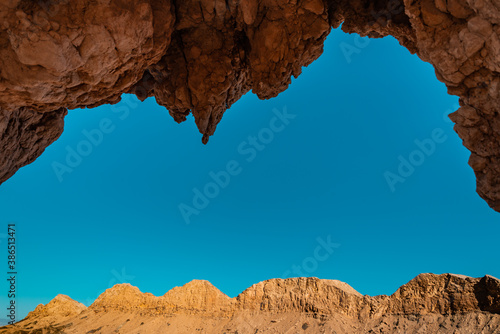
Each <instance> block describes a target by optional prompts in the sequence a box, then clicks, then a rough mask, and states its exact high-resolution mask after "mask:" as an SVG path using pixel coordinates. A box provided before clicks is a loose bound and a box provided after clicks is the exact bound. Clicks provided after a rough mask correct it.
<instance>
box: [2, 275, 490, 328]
mask: <svg viewBox="0 0 500 334" xmlns="http://www.w3.org/2000/svg"><path fill="white" fill-rule="evenodd" d="M498 328H500V281H499V280H498V279H496V278H494V277H491V276H485V277H483V278H472V277H467V276H462V275H452V274H443V275H434V274H422V275H419V276H417V277H416V278H415V279H413V280H411V281H410V282H408V283H407V284H405V285H403V286H402V287H401V288H399V289H398V290H397V291H396V292H395V293H394V294H393V295H391V296H376V297H370V296H362V295H361V294H360V293H358V292H357V291H355V290H354V289H353V288H352V287H350V286H349V285H347V284H345V283H343V282H340V281H335V280H320V279H318V278H289V279H285V280H283V279H272V280H268V281H264V282H260V283H258V284H255V285H253V286H251V287H250V288H248V289H246V290H245V291H243V292H242V293H241V294H240V295H239V296H238V297H236V298H229V297H228V296H226V295H224V294H223V293H222V292H220V291H219V290H218V289H217V288H215V287H214V286H213V285H211V284H210V283H209V282H207V281H192V282H190V283H188V284H186V285H184V286H182V287H176V288H174V289H172V290H170V291H168V292H167V293H166V294H165V295H164V296H162V297H155V296H153V295H151V294H149V293H141V292H140V291H139V289H137V288H135V287H132V286H131V285H129V284H119V285H116V286H114V287H113V288H111V289H108V290H106V291H105V292H104V293H103V294H102V295H101V296H99V298H98V299H97V300H96V301H95V302H94V303H93V304H92V305H91V306H90V307H89V308H88V309H87V308H85V306H83V305H81V304H79V303H77V302H75V301H73V300H71V299H70V298H69V297H66V296H58V297H56V298H55V299H54V300H52V301H51V302H50V303H48V304H47V305H45V306H43V305H39V306H38V307H37V308H36V309H35V311H33V312H31V313H30V314H29V315H28V316H27V317H26V319H24V320H22V321H21V322H19V323H17V324H15V325H13V326H6V327H3V328H1V329H0V331H1V332H2V333H20V332H23V333H26V332H28V333H42V332H43V333H45V332H49V333H52V332H64V333H96V332H99V333H116V332H123V333H137V332H144V333H163V332H172V333H186V334H187V333H195V332H203V333H221V332H226V333H235V332H238V333H256V332H259V333H287V332H290V333H295V332H300V333H311V334H312V333H333V332H336V333H374V332H375V333H381V332H383V333H402V332H405V333H419V332H426V333H437V332H439V333H444V334H446V333H479V332H480V333H497V332H498ZM25 331H26V332H25Z"/></svg>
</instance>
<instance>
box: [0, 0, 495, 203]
mask: <svg viewBox="0 0 500 334" xmlns="http://www.w3.org/2000/svg"><path fill="white" fill-rule="evenodd" d="M0 22H1V23H0V110H1V111H0V113H1V115H2V116H1V119H0V182H3V181H5V180H6V179H7V178H9V177H10V176H12V175H13V174H14V173H15V172H16V171H17V170H18V169H19V168H20V167H22V166H24V165H26V164H28V163H30V162H32V161H34V160H35V159H36V158H37V157H38V156H39V155H40V154H41V153H42V152H43V150H44V149H45V147H46V146H47V145H49V144H50V143H51V142H53V141H54V140H55V139H56V138H57V137H58V136H59V135H60V133H61V131H62V127H63V125H62V119H63V117H64V113H65V109H63V108H69V109H73V108H81V107H95V106H98V105H101V104H105V103H116V102H118V101H119V99H120V96H121V95H122V94H123V93H126V92H129V93H134V94H136V95H137V96H138V97H139V98H140V99H145V98H146V97H148V96H155V97H156V100H157V101H158V103H160V104H161V105H163V106H165V107H166V108H167V109H168V110H169V113H170V114H171V115H172V116H173V118H174V120H175V121H177V122H182V121H184V120H185V119H186V116H187V115H189V114H190V113H192V114H193V115H194V118H195V121H196V124H197V126H198V129H199V131H200V132H201V133H202V134H203V139H202V141H203V142H204V143H206V142H207V141H208V138H209V136H211V135H212V134H214V131H215V128H216V126H217V124H218V123H219V121H220V120H221V118H222V115H223V113H224V112H225V111H226V110H227V109H228V108H229V107H231V105H232V104H233V103H234V102H236V101H237V100H238V99H239V98H240V97H241V96H243V95H244V94H246V93H247V92H249V91H250V90H251V91H252V92H253V93H255V94H257V95H258V97H259V98H261V99H268V98H271V97H274V96H276V95H278V94H279V93H280V92H282V91H284V90H285V89H286V88H287V87H288V85H289V84H290V82H291V77H292V76H295V77H297V76H298V75H300V73H301V69H302V67H303V66H307V65H309V64H310V63H311V62H312V61H314V60H315V59H316V58H318V57H319V56H320V55H321V53H322V48H323V42H324V40H325V38H326V36H327V34H328V33H329V31H330V28H331V27H334V28H337V27H338V26H339V25H340V24H341V23H342V29H343V30H344V31H346V32H349V33H353V32H354V33H359V34H361V35H362V36H370V37H374V38H378V37H384V36H388V35H392V36H394V37H395V38H397V39H398V40H399V42H400V43H401V44H402V45H403V46H405V47H406V48H408V50H410V52H412V53H417V54H418V56H419V57H420V58H421V59H422V60H424V61H427V62H430V63H431V64H432V65H433V66H434V67H435V71H436V76H437V78H438V79H439V80H441V81H443V82H444V83H445V84H446V85H447V86H448V91H449V92H450V93H451V94H455V95H458V96H460V98H461V99H460V103H461V108H460V109H459V110H457V111H456V112H455V113H454V114H453V115H452V119H453V120H454V121H456V122H457V125H456V127H455V129H456V131H457V133H458V134H459V135H460V136H461V137H462V139H463V140H464V145H465V146H466V147H467V148H468V149H469V150H471V152H472V154H471V159H473V161H471V163H470V165H471V166H473V168H475V173H476V177H477V192H478V193H479V194H480V195H481V196H482V197H483V198H484V199H485V200H486V201H487V202H488V204H489V205H490V206H491V207H492V208H494V209H495V210H497V211H500V153H499V152H500V140H499V135H500V118H499V117H500V116H499V105H500V38H499V36H500V6H499V5H498V1H497V0H448V1H443V0H416V1H415V0H402V1H398V0H383V1H371V0H355V1H349V0H328V1H326V0H302V1H267V0H265V1H264V0H259V1H257V0H242V1H205V0H203V1H199V0H185V1H180V0H169V1H152V0H132V1H118V0H109V1H90V0H74V1H68V0H62V1H35V2H30V1H21V0H9V1H3V2H2V3H1V4H0ZM471 110H474V115H471ZM37 114H40V115H45V114H48V115H49V116H40V115H37ZM21 123H22V124H21ZM14 124H18V125H16V126H14ZM35 128H36V129H37V130H36V131H32V130H33V129H35ZM30 137H32V138H30ZM478 157H481V158H478Z"/></svg>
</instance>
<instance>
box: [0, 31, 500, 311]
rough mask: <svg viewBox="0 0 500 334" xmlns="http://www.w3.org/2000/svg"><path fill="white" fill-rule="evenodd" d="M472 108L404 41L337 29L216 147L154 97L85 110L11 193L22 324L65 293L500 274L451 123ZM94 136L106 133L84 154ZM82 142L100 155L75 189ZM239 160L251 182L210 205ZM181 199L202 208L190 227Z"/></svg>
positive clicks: (228, 127) (240, 178)
mask: <svg viewBox="0 0 500 334" xmlns="http://www.w3.org/2000/svg"><path fill="white" fill-rule="evenodd" d="M343 50H344V51H343ZM346 50H350V51H354V52H353V53H352V54H350V55H349V56H348V57H346V54H345V51H346ZM457 105H458V99H457V98H456V97H453V96H449V95H447V93H446V87H445V86H444V84H442V83H440V82H438V81H437V79H436V78H435V75H434V70H433V68H432V66H431V65H429V64H426V63H423V62H421V61H420V60H419V59H418V57H417V56H415V55H410V54H409V53H408V51H407V50H406V49H404V48H403V47H401V46H399V44H398V43H397V41H395V40H394V39H393V38H385V39H381V40H366V39H359V37H357V36H356V35H346V34H344V33H342V32H341V31H338V30H337V31H333V32H332V33H331V34H330V36H329V37H328V40H327V42H326V45H325V52H324V54H323V56H322V57H321V58H320V59H319V60H317V61H316V62H315V63H313V64H312V65H310V66H309V67H308V68H305V69H304V71H303V74H302V75H301V76H300V77H299V78H298V79H296V80H294V81H293V83H292V85H291V86H290V88H289V89H288V90H287V91H286V92H284V93H282V94H281V95H279V96H278V97H277V98H274V99H271V100H267V101H260V100H258V99H257V98H256V96H254V95H253V94H247V95H246V96H244V97H243V98H242V99H241V100H240V101H238V102H237V103H236V104H235V105H234V106H233V107H232V108H231V110H229V111H228V112H227V113H226V114H225V116H224V118H223V120H222V122H221V123H220V125H219V127H218V129H217V131H216V133H215V135H214V136H213V137H212V138H211V139H210V141H209V143H208V145H206V146H204V145H202V144H201V135H200V134H199V133H198V130H197V129H196V127H195V125H194V120H193V119H192V117H189V119H188V121H187V122H185V123H183V124H180V125H178V124H176V123H175V122H174V121H173V120H172V119H171V118H170V116H169V115H168V112H167V111H166V110H165V109H164V108H163V107H159V106H158V105H156V103H155V101H154V99H148V100H147V101H145V102H143V103H140V102H138V101H137V100H136V99H135V98H133V97H131V96H126V97H125V98H124V101H122V102H121V103H120V104H118V105H115V106H102V107H99V108H96V109H91V110H74V111H71V112H70V113H69V115H68V116H67V118H66V128H65V132H64V134H63V135H62V136H61V138H60V139H59V140H58V141H57V142H56V143H55V144H53V145H51V146H50V147H49V148H48V149H47V150H46V152H45V153H44V154H43V155H42V156H41V157H40V158H39V159H38V160H37V161H36V162H34V163H33V164H31V165H30V166H27V167H24V168H22V169H21V170H20V171H19V172H18V173H17V174H16V175H15V176H14V177H12V178H11V179H10V180H8V181H7V182H5V183H4V184H3V185H2V186H1V187H0V203H2V210H1V221H2V224H4V226H6V224H7V223H8V222H15V223H16V224H17V231H18V232H17V238H18V263H19V264H18V272H19V275H18V291H19V294H18V298H17V303H18V307H19V312H20V313H19V316H20V317H23V316H25V315H26V314H27V312H28V311H30V310H32V309H33V308H34V307H35V306H36V305H37V304H39V303H47V302H48V301H50V299H52V298H53V297H54V296H55V295H57V294H58V293H63V294H67V295H69V296H71V297H72V298H74V299H76V300H78V301H81V302H84V303H85V304H87V305H88V304H89V303H90V302H91V301H92V300H93V299H95V298H96V297H97V296H98V294H99V293H101V292H103V291H104V290H105V289H106V288H109V287H110V286H112V285H113V284H116V283H121V282H130V283H131V284H133V285H136V286H138V287H139V288H140V289H141V291H144V292H151V293H153V294H155V295H162V294H164V293H165V292H166V291H167V290H169V289H171V288H172V287H174V286H178V285H182V284H185V283H187V282H188V281H190V280H192V279H207V280H209V281H211V282H212V283H213V284H214V285H215V286H217V287H218V288H219V289H221V290H222V291H223V292H225V293H226V294H228V295H229V296H231V297H233V296H236V295H237V294H238V293H240V292H241V291H242V290H244V289H245V288H247V287H249V286H250V285H252V284H254V283H257V282H259V281H262V280H265V279H270V278H275V277H285V276H296V275H295V274H293V272H297V273H303V274H304V275H305V276H316V277H320V278H328V279H339V280H342V281H345V282H347V283H348V284H350V285H351V286H353V287H354V288H355V289H357V290H358V291H360V292H361V293H363V294H370V295H377V294H391V293H393V292H394V291H395V290H396V289H397V287H399V286H400V285H402V284H404V283H406V282H407V281H409V280H410V279H412V278H413V277H414V276H416V275H417V274H419V273H422V272H434V273H444V272H453V273H459V274H464V275H470V276H483V275H485V274H490V275H493V276H500V268H499V266H498V259H499V255H500V250H499V248H498V247H497V239H498V237H497V236H498V235H499V233H500V224H499V215H498V213H495V212H494V211H492V210H491V209H489V208H488V206H487V205H486V203H485V202H484V201H482V200H481V199H480V198H479V196H478V195H477V194H476V193H475V179H474V174H473V172H472V170H471V169H470V167H469V166H468V165H467V160H468V157H469V152H468V151H467V150H466V149H465V148H464V147H463V146H462V144H461V140H460V139H459V138H458V136H457V135H456V134H455V133H454V132H453V129H452V128H453V124H452V123H451V122H450V121H449V120H448V119H447V117H446V115H447V114H448V113H450V112H451V111H454V110H455V109H456V108H457ZM273 110H274V112H273ZM285 111H286V113H288V114H289V115H291V116H290V118H289V119H288V120H287V122H286V123H288V124H285V123H279V120H273V119H274V118H275V117H276V112H278V113H282V114H283V113H284V112H285ZM271 124H274V129H278V128H279V131H273V130H271ZM95 129H101V130H103V129H104V130H105V131H106V133H103V136H102V138H99V136H97V137H95V138H94V139H95V140H97V141H95V143H97V144H96V145H91V146H88V145H87V146H85V145H86V144H85V143H83V142H84V141H86V140H87V139H86V135H85V134H88V133H94V134H95V131H94V130H95ZM433 133H434V134H436V133H440V135H439V138H438V139H439V140H438V141H436V140H435V138H433ZM259 135H260V136H261V137H260V139H263V140H264V141H265V142H266V143H265V145H263V144H262V142H260V144H259V145H260V146H259V150H257V149H255V153H256V154H255V157H254V159H253V160H251V161H247V160H248V159H247V158H249V157H250V153H248V152H249V151H248V149H249V147H250V140H251V139H249V138H251V137H252V136H254V137H256V138H259ZM249 136H250V137H249ZM260 139H258V140H260ZM416 140H417V141H420V142H421V143H427V145H428V146H427V153H429V154H426V153H425V152H422V149H420V148H419V147H418V146H417V144H416V142H415V141H416ZM430 141H432V143H433V144H430ZM82 143H83V144H82ZM245 143H246V144H245ZM241 145H243V146H241ZM239 147H240V149H238V148H239ZM68 148H69V150H78V149H80V150H83V151H85V150H87V151H88V153H89V154H88V155H87V156H85V157H83V158H82V159H81V161H72V163H73V166H75V167H74V168H71V169H72V170H71V172H66V173H64V174H62V175H60V177H61V179H62V182H60V180H59V179H58V176H57V174H56V173H55V172H54V166H55V165H57V163H60V164H61V165H62V164H66V159H67V155H68ZM245 149H246V150H247V151H245ZM242 150H243V151H245V152H247V153H245V154H241V153H242V152H241V151H242ZM419 152H420V153H419ZM410 157H411V158H412V159H413V160H412V161H413V162H416V164H418V166H416V167H413V170H411V169H410V171H408V170H406V171H403V172H406V174H404V175H405V176H404V177H403V176H401V175H399V177H400V179H398V180H399V181H402V180H403V179H404V182H397V183H394V184H393V188H392V189H391V186H390V185H389V184H388V182H387V180H386V176H387V175H388V174H387V173H388V172H389V173H392V174H391V175H393V176H395V175H396V176H398V168H399V165H400V163H401V162H400V161H401V160H400V159H404V160H405V161H409V160H410ZM228 163H230V164H233V165H232V167H233V168H235V166H237V168H236V169H237V170H238V172H237V173H233V174H234V175H231V176H230V179H229V181H228V182H226V181H227V180H226V181H224V183H227V186H226V185H225V184H224V185H225V187H224V188H220V189H218V190H216V191H215V190H214V189H213V185H212V191H213V192H214V193H216V195H217V196H213V197H214V198H211V199H207V201H208V205H206V204H207V203H204V205H206V207H203V208H201V206H199V208H201V209H199V210H198V209H196V208H194V207H193V203H192V201H193V196H194V194H195V192H196V190H195V189H198V190H200V191H201V192H203V191H204V188H205V187H206V186H207V185H208V184H210V182H212V177H211V174H210V173H211V172H213V173H216V174H217V173H220V171H224V170H226V169H227V165H228ZM58 166H60V165H58ZM407 167H408V166H407ZM393 180H394V179H393ZM208 187H209V188H210V186H208ZM393 190H394V191H393ZM205 202H206V201H205ZM182 203H184V204H185V205H189V206H191V207H193V208H194V209H196V210H198V211H197V213H196V214H193V215H191V216H190V219H189V224H186V220H185V219H183V215H182V214H181V211H180V210H179V205H181V204H182ZM2 243H5V240H2ZM325 244H330V246H328V245H327V246H326V247H325V246H324V245H325ZM2 284H4V285H3V286H4V290H5V289H6V288H7V286H6V285H5V282H4V283H2ZM0 288H1V286H0ZM0 302H1V303H2V305H5V303H6V302H7V299H6V296H5V294H1V297H0ZM0 318H4V316H1V315H0Z"/></svg>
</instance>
